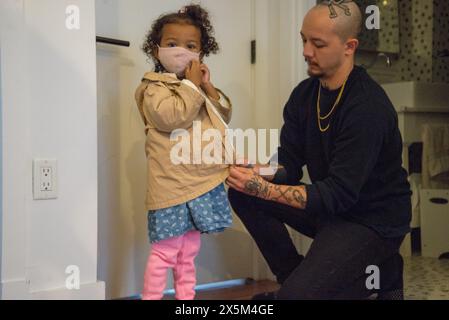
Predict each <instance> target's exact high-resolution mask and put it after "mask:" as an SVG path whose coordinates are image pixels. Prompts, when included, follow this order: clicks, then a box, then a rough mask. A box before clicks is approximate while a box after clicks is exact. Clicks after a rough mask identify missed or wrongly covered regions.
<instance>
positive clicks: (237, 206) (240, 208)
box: [228, 188, 257, 216]
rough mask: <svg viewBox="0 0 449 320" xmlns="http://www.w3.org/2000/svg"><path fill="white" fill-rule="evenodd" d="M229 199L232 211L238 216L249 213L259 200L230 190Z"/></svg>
mask: <svg viewBox="0 0 449 320" xmlns="http://www.w3.org/2000/svg"><path fill="white" fill-rule="evenodd" d="M228 199H229V202H230V204H231V207H232V209H234V211H235V213H236V214H237V215H238V216H241V215H244V214H245V213H249V211H251V210H250V209H251V208H252V207H253V206H254V205H255V203H256V201H257V198H255V197H252V196H249V195H246V194H244V193H241V192H239V191H237V190H235V189H232V188H229V191H228Z"/></svg>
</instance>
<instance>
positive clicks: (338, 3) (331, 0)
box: [323, 0, 353, 19]
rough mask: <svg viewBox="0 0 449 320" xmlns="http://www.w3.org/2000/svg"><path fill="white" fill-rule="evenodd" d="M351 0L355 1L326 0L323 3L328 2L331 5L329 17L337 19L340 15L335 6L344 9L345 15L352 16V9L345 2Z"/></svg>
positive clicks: (347, 0)
mask: <svg viewBox="0 0 449 320" xmlns="http://www.w3.org/2000/svg"><path fill="white" fill-rule="evenodd" d="M349 2H353V0H328V1H324V3H323V4H327V6H328V7H329V12H330V15H329V17H330V18H331V19H335V18H337V17H338V13H337V11H336V10H335V8H334V6H336V7H339V8H340V9H342V10H343V11H344V13H345V15H347V16H351V10H350V9H349V7H348V6H347V5H345V3H349Z"/></svg>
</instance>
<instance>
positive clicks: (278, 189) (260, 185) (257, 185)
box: [245, 176, 307, 209]
mask: <svg viewBox="0 0 449 320" xmlns="http://www.w3.org/2000/svg"><path fill="white" fill-rule="evenodd" d="M245 192H246V193H248V194H250V195H253V196H255V197H259V198H262V199H265V200H270V201H275V202H279V203H283V204H286V205H289V206H292V207H295V208H298V209H305V208H306V204H307V200H306V198H307V196H306V190H305V188H304V187H303V186H281V185H274V184H271V183H269V182H267V181H266V180H264V179H263V178H261V177H260V176H253V177H252V178H251V179H250V180H248V181H247V182H246V184H245Z"/></svg>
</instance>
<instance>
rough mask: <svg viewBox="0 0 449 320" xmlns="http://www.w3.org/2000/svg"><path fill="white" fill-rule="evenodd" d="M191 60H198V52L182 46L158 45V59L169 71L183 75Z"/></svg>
mask: <svg viewBox="0 0 449 320" xmlns="http://www.w3.org/2000/svg"><path fill="white" fill-rule="evenodd" d="M192 60H198V61H199V60H200V54H199V53H195V52H192V51H190V50H187V49H185V48H183V47H172V48H161V47H159V61H160V62H161V64H162V66H163V67H164V68H165V70H167V71H168V72H171V73H176V75H177V76H178V77H179V76H181V77H182V76H184V71H185V70H186V68H187V66H188V65H189V63H190V62H191V61H192Z"/></svg>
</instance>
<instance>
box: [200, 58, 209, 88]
mask: <svg viewBox="0 0 449 320" xmlns="http://www.w3.org/2000/svg"><path fill="white" fill-rule="evenodd" d="M200 69H201V72H202V73H203V78H202V84H203V85H205V84H208V83H210V70H209V68H208V67H207V65H206V64H204V63H202V64H201V65H200Z"/></svg>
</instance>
